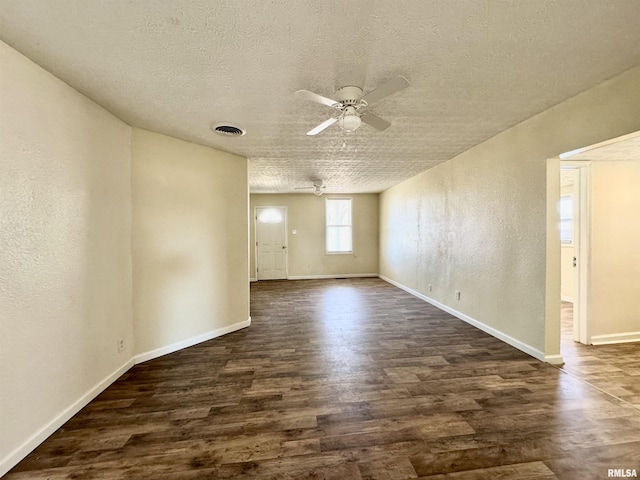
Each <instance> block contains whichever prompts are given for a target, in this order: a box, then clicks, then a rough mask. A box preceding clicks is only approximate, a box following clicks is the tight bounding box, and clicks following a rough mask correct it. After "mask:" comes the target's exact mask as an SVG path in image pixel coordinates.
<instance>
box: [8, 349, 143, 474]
mask: <svg viewBox="0 0 640 480" xmlns="http://www.w3.org/2000/svg"><path fill="white" fill-rule="evenodd" d="M132 366H133V359H129V360H128V361H127V362H126V363H124V364H123V365H122V366H120V367H118V368H117V369H116V370H115V371H114V372H113V373H111V374H109V375H107V376H106V377H105V378H103V379H102V380H101V381H100V382H98V383H97V384H96V385H94V386H93V387H92V388H91V389H89V391H87V392H86V393H85V394H84V395H82V396H81V397H80V398H79V399H78V400H76V401H75V402H74V403H72V404H71V405H70V406H69V407H67V408H66V409H65V410H63V411H62V412H61V413H60V414H59V415H58V416H56V417H55V418H54V419H53V420H51V421H50V422H49V423H48V424H47V425H45V426H44V427H42V428H41V429H40V430H39V431H37V432H36V433H34V434H33V435H32V436H31V437H30V438H29V439H28V440H27V441H26V442H24V443H23V444H22V445H20V446H19V447H18V448H16V449H15V450H14V451H13V452H11V453H10V454H9V455H7V456H6V457H4V458H3V459H2V460H1V461H0V477H2V476H3V475H4V474H5V473H7V472H8V471H9V470H11V469H12V468H13V467H15V466H16V465H17V464H18V463H19V462H20V461H21V460H22V459H23V458H25V457H26V456H27V455H29V454H30V453H31V452H32V451H33V450H35V449H36V447H38V445H40V444H41V443H42V442H44V441H45V440H46V439H47V438H49V437H50V436H51V435H52V434H53V433H54V432H55V431H56V430H58V429H59V428H60V427H61V426H63V425H64V424H65V423H66V422H67V421H69V419H70V418H71V417H73V416H74V415H75V414H76V413H78V412H79V411H80V410H82V409H83V408H84V407H85V406H86V405H87V404H88V403H89V402H90V401H91V400H93V399H94V398H96V397H97V396H98V395H99V394H101V393H102V392H103V391H104V390H105V389H106V388H107V387H109V386H110V385H111V384H112V383H113V382H115V381H116V380H117V379H118V378H120V377H121V376H122V375H123V374H124V373H125V372H126V371H127V370H129V369H130V368H131V367H132Z"/></svg>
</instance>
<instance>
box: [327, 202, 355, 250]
mask: <svg viewBox="0 0 640 480" xmlns="http://www.w3.org/2000/svg"><path fill="white" fill-rule="evenodd" d="M336 200H342V201H344V200H348V201H349V213H350V220H351V223H350V224H349V225H329V224H328V220H329V202H331V201H336ZM332 227H333V228H336V227H340V228H344V227H349V231H350V234H351V250H349V251H346V250H345V251H333V250H329V229H330V228H332ZM324 230H325V233H324V250H325V253H326V254H327V255H353V198H352V197H327V198H326V199H325V207H324Z"/></svg>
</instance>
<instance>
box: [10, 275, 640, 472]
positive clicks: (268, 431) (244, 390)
mask: <svg viewBox="0 0 640 480" xmlns="http://www.w3.org/2000/svg"><path fill="white" fill-rule="evenodd" d="M251 311H252V318H253V323H252V325H251V327H250V328H248V329H245V330H242V331H239V332H235V333H233V334H229V335H226V336H224V337H220V338H218V339H214V340H211V341H208V342H205V343H203V344H200V345H198V346H195V347H192V348H189V349H185V350H183V351H180V352H176V353H174V354H171V355H167V356H165V357H162V358H158V359H156V360H152V361H149V362H146V363H144V364H140V365H138V366H136V367H134V368H132V369H131V370H130V371H129V372H127V374H125V375H124V376H123V377H122V378H121V379H119V380H118V381H117V382H115V383H114V384H113V385H112V386H111V387H109V388H108V389H107V390H106V391H105V392H103V393H102V394H101V395H100V396H99V397H98V398H97V399H96V400H94V401H93V402H91V403H90V404H89V405H88V406H87V407H86V408H84V409H83V410H82V411H81V412H80V413H79V414H78V415H76V416H75V417H74V418H72V419H71V420H70V421H69V422H68V423H67V424H65V425H64V427H63V428H61V429H60V430H59V431H58V432H56V433H55V434H54V435H52V436H51V437H50V438H49V439H48V440H47V441H46V442H44V443H43V444H42V445H41V446H40V447H39V448H38V449H37V450H35V451H34V452H33V453H32V454H31V455H29V456H28V457H27V458H26V459H25V460H24V461H23V462H21V463H20V464H19V465H18V466H17V467H16V468H14V469H13V470H12V471H11V472H10V473H9V474H8V475H7V476H6V480H16V479H30V480H37V479H49V480H56V479H63V478H64V479H66V478H74V479H98V478H99V479H149V480H163V479H198V480H200V479H227V478H257V479H267V480H268V479H274V480H275V479H296V480H297V479H306V478H313V479H336V480H337V479H355V480H358V479H387V480H396V479H397V480H399V479H409V478H433V479H444V478H452V479H461V478H464V479H470V478H473V479H496V478H508V479H536V480H539V479H552V478H561V479H592V478H607V474H608V472H607V470H608V469H609V468H636V469H637V470H638V471H639V472H640V455H638V452H640V411H638V410H636V409H635V408H633V407H632V406H631V405H629V404H628V403H626V402H623V401H621V400H619V399H616V398H614V397H612V396H610V395H607V394H605V393H603V392H601V391H599V390H597V389H595V388H593V387H591V386H589V385H588V384H586V383H584V382H583V381H581V380H579V379H578V378H575V377H574V376H572V375H569V374H567V373H565V372H563V371H562V370H560V369H558V368H555V367H552V366H550V365H547V364H544V363H541V362H539V361H537V360H535V359H533V358H531V357H529V356H527V355H526V354H524V353H522V352H520V351H518V350H516V349H514V348H512V347H510V346H508V345H506V344H504V343H502V342H500V341H499V340H496V339H495V338H493V337H490V336H489V335H486V334H484V333H483V332H481V331H479V330H477V329H475V328H473V327H471V326H469V325H467V324H465V323H463V322H462V321H460V320H457V319H455V318H453V317H451V316H450V315H448V314H446V313H443V312H442V311H440V310H438V309H436V308H434V307H432V306H430V305H429V304H427V303H425V302H423V301H421V300H419V299H417V298H414V297H412V296H410V295H409V294H407V293H405V292H403V291H401V290H399V289H397V288H395V287H393V286H391V285H389V284H387V283H385V282H383V281H381V280H379V279H349V280H322V281H313V280H310V281H291V282H284V281H282V282H281V281H272V282H258V283H256V284H253V285H252V287H251Z"/></svg>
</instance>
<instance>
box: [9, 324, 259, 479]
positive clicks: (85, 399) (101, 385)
mask: <svg viewBox="0 0 640 480" xmlns="http://www.w3.org/2000/svg"><path fill="white" fill-rule="evenodd" d="M249 325H251V317H249V318H248V319H247V320H245V321H243V322H239V323H235V324H233V325H229V326H227V327H222V328H218V329H216V330H212V331H210V332H207V333H204V334H202V335H198V336H196V337H192V338H189V339H187V340H183V341H181V342H176V343H172V344H171V345H167V346H166V347H162V348H157V349H155V350H151V351H149V352H145V353H141V354H139V355H135V356H134V357H132V358H130V359H129V360H128V361H127V362H126V363H124V364H123V365H122V366H121V367H119V368H118V369H117V370H116V371H115V372H113V373H111V374H110V375H108V376H107V377H105V378H104V379H102V380H101V381H100V382H98V384H97V385H95V386H94V387H93V388H91V389H90V390H89V391H88V392H87V393H85V394H84V395H83V396H82V397H81V398H79V399H78V400H77V401H76V402H74V403H73V404H72V405H71V406H69V407H68V408H67V409H65V410H64V411H63V412H62V413H60V414H59V415H58V416H57V417H55V418H54V419H53V420H52V421H51V422H49V423H48V424H47V425H45V426H44V427H42V428H41V429H40V430H39V431H37V432H36V433H35V434H33V435H32V436H31V437H30V438H29V439H28V440H27V441H26V442H24V443H23V444H22V445H20V446H19V447H18V448H16V449H15V450H14V451H13V452H11V453H10V454H9V455H7V456H6V457H5V458H3V459H2V460H0V477H2V476H3V475H4V474H5V473H7V472H8V471H9V470H11V469H12V468H13V467H15V466H16V465H17V464H18V463H19V462H20V461H21V460H22V459H23V458H24V457H26V456H27V455H28V454H29V453H31V452H32V451H33V450H34V449H35V448H36V447H37V446H38V445H40V444H41V443H42V442H44V441H45V440H46V439H47V438H49V437H50V436H51V434H53V433H54V432H55V431H56V430H57V429H58V428H60V427H61V426H62V425H64V424H65V423H66V422H67V421H68V420H69V419H70V418H71V417H73V416H74V415H75V414H76V413H78V412H79V411H80V410H82V408H84V407H85V406H86V405H87V404H88V403H89V402H90V401H91V400H93V399H94V398H96V397H97V396H98V395H99V394H100V393H102V392H103V391H104V390H106V389H107V387H109V386H110V385H111V384H112V383H113V382H115V381H116V380H117V379H118V378H120V377H121V376H122V375H123V374H124V373H126V372H127V370H129V369H130V368H131V367H133V366H134V365H135V364H138V363H142V362H146V361H147V360H151V359H153V358H157V357H160V356H162V355H166V354H168V353H172V352H175V351H177V350H181V349H183V348H187V347H191V346H193V345H196V344H198V343H201V342H205V341H207V340H211V339H212V338H216V337H220V336H221V335H225V334H227V333H231V332H235V331H236V330H240V329H241V328H245V327H248V326H249Z"/></svg>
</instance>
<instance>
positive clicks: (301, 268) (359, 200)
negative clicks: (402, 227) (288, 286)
mask: <svg viewBox="0 0 640 480" xmlns="http://www.w3.org/2000/svg"><path fill="white" fill-rule="evenodd" d="M334 196H335V197H350V198H353V205H352V209H353V254H350V255H327V254H326V253H325V199H326V198H328V197H331V195H323V196H321V197H316V196H315V195H313V194H309V193H306V194H292V195H259V194H253V195H251V216H252V219H253V216H254V213H255V207H257V206H275V207H283V206H286V207H287V215H288V230H289V231H288V237H287V238H288V255H289V259H288V262H289V272H288V274H289V277H290V278H291V277H312V276H333V275H335V276H340V275H366V274H377V273H378V195H377V194H356V195H334ZM254 228H255V222H254V221H253V220H252V221H251V241H250V245H252V246H253V245H255V232H254ZM292 230H297V232H298V233H297V234H296V235H293V234H292V233H291V231H292ZM250 271H251V276H252V277H254V278H255V276H256V273H255V272H256V269H255V248H251V268H250Z"/></svg>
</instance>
